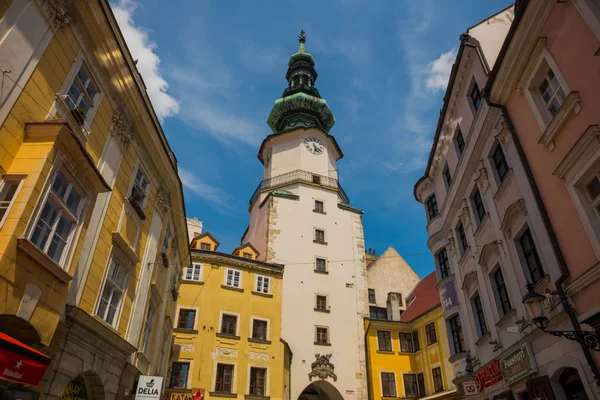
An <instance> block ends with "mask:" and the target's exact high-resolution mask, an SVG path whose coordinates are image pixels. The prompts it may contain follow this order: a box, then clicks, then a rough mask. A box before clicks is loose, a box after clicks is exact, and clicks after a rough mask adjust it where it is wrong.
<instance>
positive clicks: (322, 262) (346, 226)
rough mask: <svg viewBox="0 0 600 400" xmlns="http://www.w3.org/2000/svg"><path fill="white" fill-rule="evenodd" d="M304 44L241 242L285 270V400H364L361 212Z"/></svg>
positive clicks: (279, 105) (277, 111)
mask: <svg viewBox="0 0 600 400" xmlns="http://www.w3.org/2000/svg"><path fill="white" fill-rule="evenodd" d="M299 41H300V48H299V50H298V52H297V53H295V54H293V55H292V56H291V57H290V59H289V62H288V70H287V73H286V75H285V78H286V80H287V87H286V88H285V90H284V92H283V95H282V97H281V98H279V99H277V100H276V101H275V103H274V104H273V108H272V110H271V113H270V115H269V117H268V119H267V123H268V125H269V127H270V128H271V131H272V133H271V134H269V135H268V136H267V137H266V138H265V139H264V140H263V142H262V145H261V146H260V150H259V152H258V159H259V160H260V161H261V162H262V163H263V165H264V173H263V179H262V181H261V182H260V184H259V185H258V187H257V188H256V191H255V192H254V194H253V195H252V197H251V199H250V226H249V227H248V230H247V231H246V233H245V235H244V237H243V239H242V241H243V242H250V243H251V244H252V245H253V246H254V247H255V248H256V249H257V250H258V251H259V252H260V258H261V259H262V260H264V261H267V262H274V263H280V264H284V265H285V273H284V277H283V321H282V332H281V337H282V338H283V339H284V340H286V341H287V343H288V344H289V346H290V348H291V351H292V353H293V358H292V365H291V388H287V389H286V392H287V393H286V394H285V395H284V398H287V396H288V395H289V396H290V397H289V399H288V400H296V399H298V398H302V399H303V400H304V399H309V398H314V396H315V395H318V396H319V397H321V396H326V397H328V398H330V399H331V400H333V399H335V400H341V399H342V398H344V399H357V400H359V399H360V400H364V399H366V395H367V391H366V371H365V355H364V354H365V352H364V327H363V317H365V316H367V315H368V303H367V300H368V296H367V287H366V267H365V249H364V236H363V227H362V211H361V210H359V209H357V208H355V207H354V206H352V205H351V204H350V200H349V198H348V196H347V195H346V193H345V192H344V190H343V189H342V187H341V185H340V184H339V176H338V170H337V161H338V160H339V159H341V158H342V157H343V154H342V150H341V149H340V147H339V145H338V143H337V141H336V140H335V138H334V137H333V136H332V135H331V134H330V131H331V129H332V127H333V125H334V124H335V118H334V117H333V113H332V112H331V110H330V109H329V106H328V105H327V102H326V101H325V100H324V99H323V98H322V97H321V95H320V93H319V91H318V90H317V88H316V87H315V82H316V80H317V76H318V75H317V72H316V70H315V60H314V59H313V57H312V56H311V55H310V54H309V53H307V52H306V51H305V49H304V44H305V41H306V37H305V35H304V32H301V33H300V35H299ZM318 354H320V355H321V357H319V358H316V355H318ZM288 390H289V391H288Z"/></svg>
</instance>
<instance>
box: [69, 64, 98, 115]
mask: <svg viewBox="0 0 600 400" xmlns="http://www.w3.org/2000/svg"><path fill="white" fill-rule="evenodd" d="M99 93H100V90H98V86H97V85H96V83H95V82H94V81H93V79H92V78H91V76H90V73H89V71H88V69H87V67H86V65H85V64H84V63H81V67H80V68H79V71H77V74H76V75H75V78H74V79H73V83H72V84H71V87H70V88H69V92H68V95H69V98H70V99H71V101H72V102H73V104H69V106H70V107H72V109H73V110H77V111H78V113H79V116H80V117H81V119H82V120H85V118H86V116H87V115H88V112H89V111H90V109H91V108H93V107H94V105H95V103H94V102H95V100H96V99H97V97H96V96H97V95H98V94H99Z"/></svg>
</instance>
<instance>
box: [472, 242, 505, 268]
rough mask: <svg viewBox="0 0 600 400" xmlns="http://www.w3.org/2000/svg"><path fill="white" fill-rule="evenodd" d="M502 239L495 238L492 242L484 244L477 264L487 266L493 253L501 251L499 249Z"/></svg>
mask: <svg viewBox="0 0 600 400" xmlns="http://www.w3.org/2000/svg"><path fill="white" fill-rule="evenodd" d="M501 243H502V242H501V241H499V240H494V241H493V242H490V243H488V244H486V245H484V246H483V247H482V248H481V253H480V254H479V260H477V264H479V265H481V266H483V267H487V266H488V265H487V263H488V261H489V260H488V259H489V257H490V256H491V255H493V254H498V255H500V254H499V253H500V252H499V249H500V245H501Z"/></svg>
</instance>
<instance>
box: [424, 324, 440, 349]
mask: <svg viewBox="0 0 600 400" xmlns="http://www.w3.org/2000/svg"><path fill="white" fill-rule="evenodd" d="M425 336H427V346H429V345H430V344H434V343H437V336H436V334H435V322H432V323H430V324H427V325H425Z"/></svg>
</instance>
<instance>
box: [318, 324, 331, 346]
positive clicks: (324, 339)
mask: <svg viewBox="0 0 600 400" xmlns="http://www.w3.org/2000/svg"><path fill="white" fill-rule="evenodd" d="M316 339H317V340H316V342H315V344H328V343H329V329H328V328H325V327H322V326H317V329H316Z"/></svg>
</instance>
